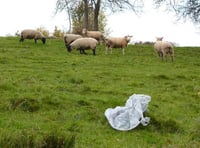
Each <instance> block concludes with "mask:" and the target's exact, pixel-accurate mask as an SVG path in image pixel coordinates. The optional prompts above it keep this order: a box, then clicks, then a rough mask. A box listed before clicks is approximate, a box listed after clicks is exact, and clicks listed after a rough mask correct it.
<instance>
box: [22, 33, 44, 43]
mask: <svg viewBox="0 0 200 148" xmlns="http://www.w3.org/2000/svg"><path fill="white" fill-rule="evenodd" d="M24 39H34V40H35V43H37V40H38V39H40V40H41V41H42V43H43V44H45V42H46V38H45V36H44V35H43V34H42V33H41V32H39V31H37V30H32V29H25V30H23V31H22V32H21V38H20V42H23V41H24Z"/></svg>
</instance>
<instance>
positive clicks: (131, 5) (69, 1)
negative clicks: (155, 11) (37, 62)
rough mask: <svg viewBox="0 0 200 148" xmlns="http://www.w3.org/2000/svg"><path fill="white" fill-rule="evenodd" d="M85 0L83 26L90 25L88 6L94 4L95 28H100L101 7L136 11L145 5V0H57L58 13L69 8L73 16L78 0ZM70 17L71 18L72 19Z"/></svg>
mask: <svg viewBox="0 0 200 148" xmlns="http://www.w3.org/2000/svg"><path fill="white" fill-rule="evenodd" d="M81 1H83V2H84V21H83V26H84V27H85V28H87V27H88V9H89V7H88V6H92V7H93V10H94V20H93V24H94V27H93V30H99V26H98V25H99V23H98V20H99V14H100V13H99V12H100V9H101V7H102V6H103V7H104V9H110V10H111V12H116V11H123V10H127V9H131V10H133V11H134V12H135V13H137V12H139V11H140V10H141V9H140V8H141V7H142V6H143V0H57V2H56V13H57V12H59V11H63V10H67V12H68V17H69V16H70V17H71V12H72V10H73V9H74V8H75V7H76V6H77V3H78V2H81ZM70 17H69V19H70ZM70 22H71V20H70Z"/></svg>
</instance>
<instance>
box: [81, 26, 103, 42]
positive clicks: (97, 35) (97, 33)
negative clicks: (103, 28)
mask: <svg viewBox="0 0 200 148" xmlns="http://www.w3.org/2000/svg"><path fill="white" fill-rule="evenodd" d="M82 34H83V36H84V37H90V38H94V39H96V40H97V41H98V42H100V41H104V35H103V33H102V32H100V31H88V30H87V29H86V28H83V30H82Z"/></svg>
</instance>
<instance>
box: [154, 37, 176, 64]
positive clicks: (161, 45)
mask: <svg viewBox="0 0 200 148" xmlns="http://www.w3.org/2000/svg"><path fill="white" fill-rule="evenodd" d="M156 39H157V41H156V42H155V44H154V50H155V52H157V54H158V56H159V57H161V58H162V60H163V59H164V57H165V59H166V61H167V54H170V56H171V62H174V48H173V45H172V44H171V43H169V42H167V41H163V37H157V38H156Z"/></svg>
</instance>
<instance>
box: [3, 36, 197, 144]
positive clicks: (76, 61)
mask: <svg viewBox="0 0 200 148" xmlns="http://www.w3.org/2000/svg"><path fill="white" fill-rule="evenodd" d="M86 52H87V53H88V54H87V55H80V54H79V52H78V51H73V52H72V53H68V52H67V51H66V49H65V46H64V43H63V41H62V40H47V44H46V45H43V44H42V43H41V42H39V41H38V44H34V41H33V40H25V42H24V43H20V42H19V39H18V38H8V37H7V38H0V114H1V115H0V116H1V118H0V147H8V148H10V147H15V148H16V147H19V148H21V147H55V146H56V145H57V147H78V148H79V147H81V148H82V147H83V148H85V147H95V148H96V147H109V148H112V147H113V148H121V147H200V124H199V123H200V48H195V47H187V48H186V47H185V48H183V47H182V48H181V47H179V48H178V47H177V48H175V63H174V64H172V63H171V62H170V59H168V62H162V61H161V60H160V59H158V57H157V55H156V54H155V53H154V50H153V48H152V47H151V46H144V45H143V46H142V45H137V46H134V45H130V46H128V48H127V50H125V55H124V56H123V55H122V51H121V50H120V49H114V50H113V54H112V55H111V54H108V55H105V47H104V46H98V48H97V51H96V54H97V55H96V56H93V55H92V51H86ZM133 93H136V94H147V95H150V96H151V97H152V100H151V102H150V104H149V112H148V113H146V116H149V117H150V118H151V121H150V124H149V125H148V126H146V127H143V126H142V125H140V126H138V127H137V128H135V129H133V130H131V131H128V132H120V131H117V130H114V129H112V128H111V127H110V125H109V123H108V122H107V120H106V118H105V116H104V112H105V110H106V109H107V108H114V107H116V106H124V104H125V102H126V100H127V99H128V97H129V96H130V95H132V94H133Z"/></svg>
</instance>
